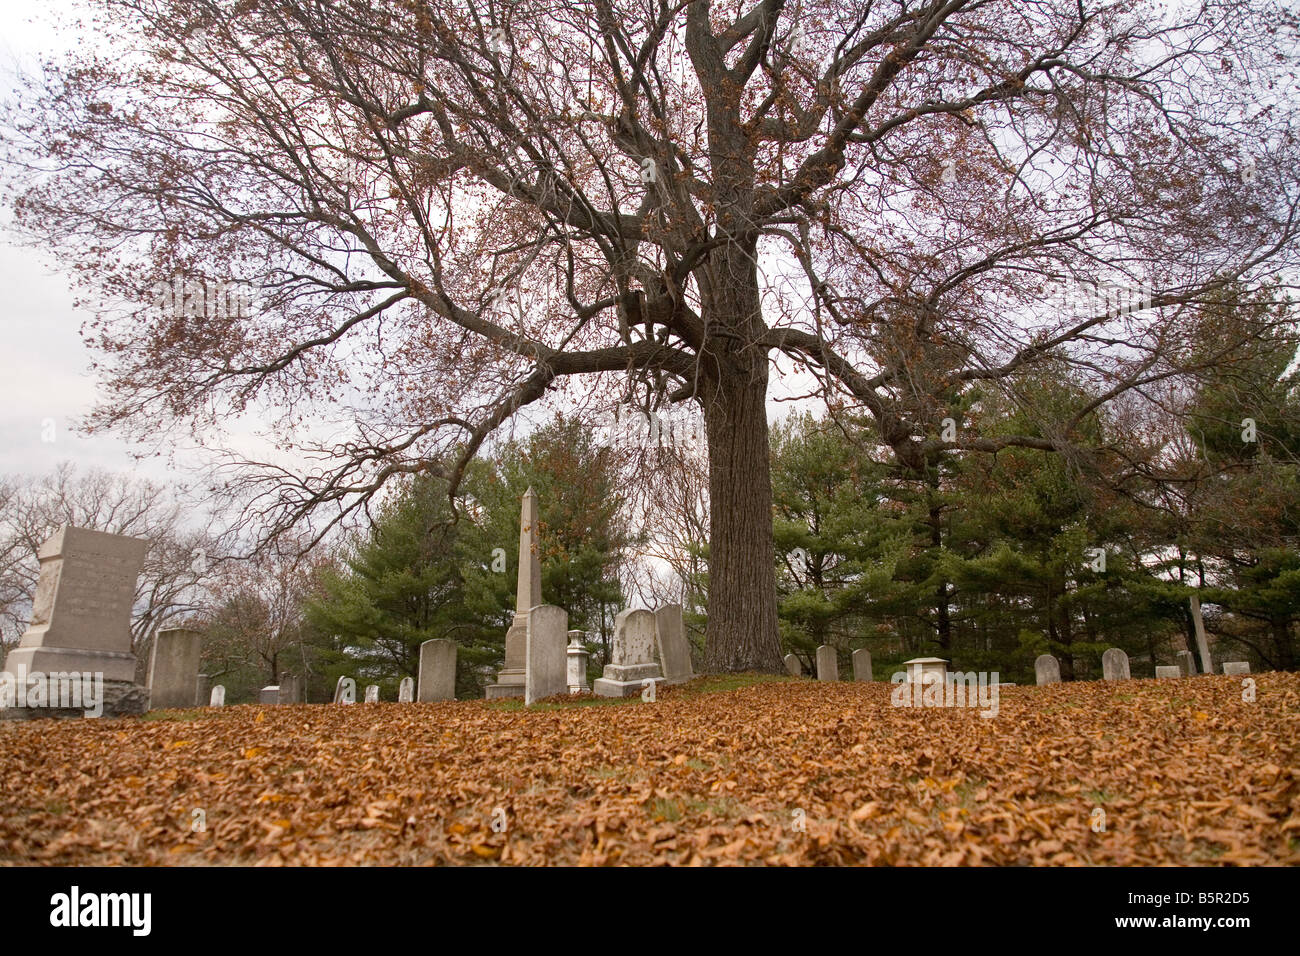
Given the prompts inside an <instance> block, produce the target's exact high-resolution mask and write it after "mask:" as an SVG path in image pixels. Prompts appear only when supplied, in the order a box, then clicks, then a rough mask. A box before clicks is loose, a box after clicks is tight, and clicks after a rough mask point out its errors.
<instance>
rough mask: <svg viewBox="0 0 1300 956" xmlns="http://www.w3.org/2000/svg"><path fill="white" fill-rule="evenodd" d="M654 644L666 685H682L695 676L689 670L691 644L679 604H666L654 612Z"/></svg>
mask: <svg viewBox="0 0 1300 956" xmlns="http://www.w3.org/2000/svg"><path fill="white" fill-rule="evenodd" d="M655 642H656V644H657V645H658V647H659V666H660V667H661V668H662V670H663V675H664V681H665V682H666V683H669V684H684V683H685V682H686V681H688V680H690V679H691V678H692V677H694V676H695V672H694V671H693V670H692V669H691V642H690V641H689V640H687V638H686V621H685V620H684V619H683V617H682V606H681V605H680V604H666V605H664V606H663V607H661V608H659V609H658V610H657V611H655Z"/></svg>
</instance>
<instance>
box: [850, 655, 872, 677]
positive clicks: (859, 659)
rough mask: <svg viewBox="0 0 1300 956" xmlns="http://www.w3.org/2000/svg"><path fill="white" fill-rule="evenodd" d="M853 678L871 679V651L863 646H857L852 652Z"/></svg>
mask: <svg viewBox="0 0 1300 956" xmlns="http://www.w3.org/2000/svg"><path fill="white" fill-rule="evenodd" d="M853 679H854V680H865V681H869V680H873V678H872V676H871V652H870V651H869V650H867V649H866V648H865V647H859V648H858V649H857V650H856V651H854V652H853Z"/></svg>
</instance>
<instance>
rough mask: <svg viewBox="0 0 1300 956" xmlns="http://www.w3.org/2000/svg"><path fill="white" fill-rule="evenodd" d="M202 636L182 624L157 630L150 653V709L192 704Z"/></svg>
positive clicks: (201, 648)
mask: <svg viewBox="0 0 1300 956" xmlns="http://www.w3.org/2000/svg"><path fill="white" fill-rule="evenodd" d="M202 650H203V635H202V634H200V633H199V632H198V631H195V630H191V629H190V628H184V627H173V628H168V629H167V630H165V631H159V632H158V633H157V635H155V636H154V639H153V650H152V651H150V653H149V709H150V710H162V709H163V708H165V707H193V706H194V692H195V690H196V689H197V687H198V683H199V656H200V654H201V653H202Z"/></svg>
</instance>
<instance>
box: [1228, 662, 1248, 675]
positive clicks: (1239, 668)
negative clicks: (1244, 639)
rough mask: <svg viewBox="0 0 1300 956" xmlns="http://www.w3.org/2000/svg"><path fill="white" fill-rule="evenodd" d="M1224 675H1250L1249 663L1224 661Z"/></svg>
mask: <svg viewBox="0 0 1300 956" xmlns="http://www.w3.org/2000/svg"><path fill="white" fill-rule="evenodd" d="M1223 673H1225V674H1249V673H1250V662H1249V661H1224V662H1223Z"/></svg>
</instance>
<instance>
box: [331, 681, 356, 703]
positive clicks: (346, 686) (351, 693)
mask: <svg viewBox="0 0 1300 956" xmlns="http://www.w3.org/2000/svg"><path fill="white" fill-rule="evenodd" d="M356 702H357V682H356V681H355V680H353V679H352V678H351V677H340V678H339V679H338V683H336V684H335V685H334V703H336V704H355V703H356Z"/></svg>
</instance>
